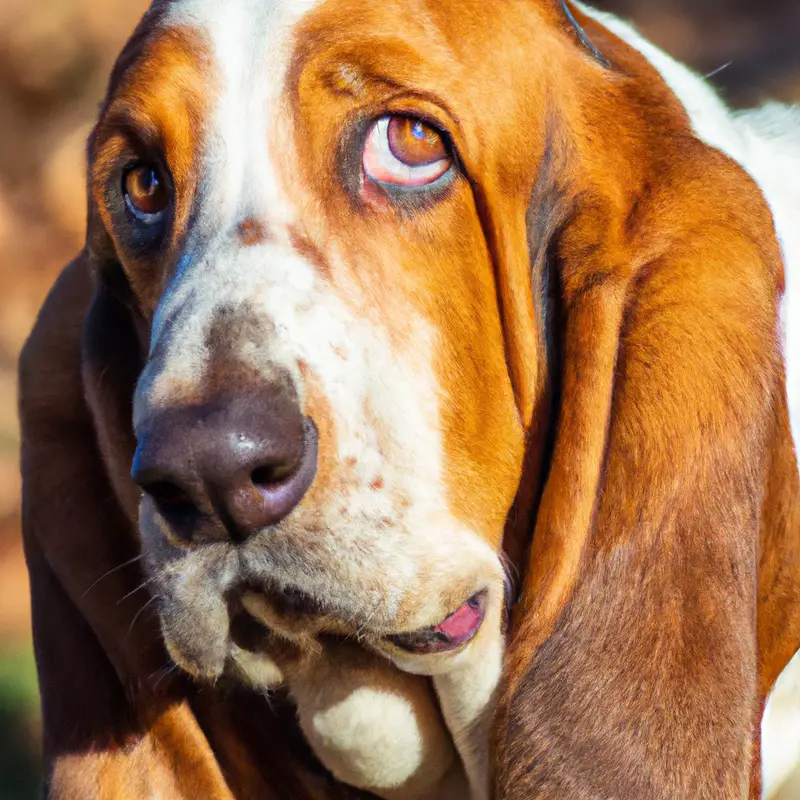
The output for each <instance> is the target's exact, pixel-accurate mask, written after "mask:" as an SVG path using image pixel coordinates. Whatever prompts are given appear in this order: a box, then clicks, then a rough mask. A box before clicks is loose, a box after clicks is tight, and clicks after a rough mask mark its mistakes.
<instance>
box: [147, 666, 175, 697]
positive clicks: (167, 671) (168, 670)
mask: <svg viewBox="0 0 800 800" xmlns="http://www.w3.org/2000/svg"><path fill="white" fill-rule="evenodd" d="M177 670H178V666H177V664H170V665H168V666H166V667H162V668H161V669H158V670H156V671H155V672H154V673H153V675H151V676H150V680H152V679H153V677H154V676H155V675H158V679H157V680H156V682H155V683H154V684H153V687H152V688H153V691H155V690H156V689H158V685H159V684H160V683H161V682H162V681H163V680H164V679H166V678H168V677H169V676H170V675H172V674H173V673H175V672H177ZM159 673H161V674H160V675H159Z"/></svg>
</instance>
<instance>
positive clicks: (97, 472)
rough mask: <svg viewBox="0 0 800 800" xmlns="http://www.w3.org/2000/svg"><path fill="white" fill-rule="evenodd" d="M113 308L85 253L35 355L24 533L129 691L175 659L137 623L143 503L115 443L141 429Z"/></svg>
mask: <svg viewBox="0 0 800 800" xmlns="http://www.w3.org/2000/svg"><path fill="white" fill-rule="evenodd" d="M113 309H114V301H112V300H111V299H110V298H109V297H108V296H107V295H106V293H105V291H104V290H103V289H97V288H96V287H95V285H94V280H93V276H92V274H91V264H90V259H89V257H88V256H86V255H82V256H81V257H79V258H78V259H76V260H75V261H74V262H72V264H70V265H69V266H68V267H67V268H66V269H65V270H64V272H63V273H62V275H61V277H60V278H59V280H58V282H57V283H56V285H55V287H54V288H53V290H52V291H51V293H50V296H49V297H48V299H47V301H46V302H45V305H44V307H43V308H42V311H41V312H40V315H39V319H38V321H37V323H36V326H35V328H34V330H33V332H32V334H31V336H30V339H29V340H28V342H27V344H26V346H25V348H24V351H23V354H22V357H21V360H20V417H21V424H22V473H23V529H24V535H25V539H26V545H27V546H28V548H29V551H30V553H31V554H33V553H34V552H35V553H38V554H39V555H40V556H41V558H42V559H43V560H44V562H46V564H47V565H48V570H49V571H52V573H53V575H54V578H55V579H57V581H58V582H59V583H60V585H61V586H62V587H63V590H64V591H66V593H67V595H68V596H69V598H70V602H71V603H72V604H75V605H76V606H77V609H78V611H79V612H80V614H81V615H82V616H83V617H84V618H85V619H86V621H87V622H88V623H89V626H90V627H91V629H92V630H93V632H94V635H95V636H96V637H97V639H98V642H99V644H100V646H101V647H102V649H103V651H104V652H105V653H106V654H107V657H108V658H109V659H110V661H111V664H112V665H113V667H114V669H115V671H116V672H117V675H118V677H119V679H120V680H121V681H122V682H123V684H127V683H128V682H131V681H133V682H135V680H136V678H135V677H134V676H141V675H148V674H150V673H151V672H152V671H153V670H155V669H157V668H158V666H160V665H162V664H163V663H164V662H163V656H162V654H161V652H160V646H159V645H158V643H157V642H158V637H157V629H156V628H154V626H153V625H152V624H147V618H146V617H145V619H144V620H142V619H139V620H137V623H138V624H136V625H132V623H133V620H134V617H135V615H136V613H137V612H138V611H139V610H140V608H141V607H142V604H143V603H144V602H146V601H147V599H148V596H147V593H146V591H142V592H136V591H135V590H136V589H137V587H140V585H141V583H142V574H141V570H140V568H139V565H138V563H137V561H136V560H137V559H138V553H139V547H138V542H137V537H136V534H135V530H136V528H135V519H136V508H135V503H136V500H135V498H130V497H128V498H127V499H126V495H125V488H124V482H123V480H122V474H123V473H124V472H125V471H126V470H127V469H128V468H129V467H127V464H128V463H129V460H128V461H127V462H126V456H125V455H124V454H123V450H125V449H126V445H125V444H120V445H116V444H115V439H114V437H115V436H116V437H117V439H119V438H120V436H121V437H123V439H124V436H125V432H126V431H128V430H129V429H130V424H131V423H130V414H129V413H128V415H127V419H125V418H124V417H125V411H124V403H125V398H126V397H127V398H129V397H130V393H131V392H132V384H131V383H130V382H129V380H127V379H128V378H129V377H130V370H131V369H132V368H131V366H130V359H131V356H132V354H131V352H130V351H129V350H128V351H127V352H126V343H127V344H128V345H130V339H129V336H130V334H129V333H128V331H127V330H126V328H125V327H124V326H114V325H112V324H110V319H111V317H112V316H113V314H114V313H115V312H114V311H113ZM98 325H99V326H101V327H102V331H101V330H99V329H98ZM85 340H86V341H88V342H89V346H84V341H85ZM93 342H94V344H92V343H93ZM103 348H105V350H103ZM98 353H99V356H103V355H105V356H106V358H105V360H104V361H102V362H101V361H99V360H98V358H99V356H98ZM134 364H135V361H134ZM126 373H127V374H126ZM84 376H86V378H87V380H86V382H84ZM127 402H128V404H129V403H130V400H129V399H128V400H127ZM100 407H102V412H101V413H98V412H100ZM112 427H113V428H114V429H115V431H118V433H115V432H112ZM115 448H117V450H118V451H119V456H118V459H117V453H116V452H115ZM117 460H118V463H115V462H116V461H117ZM115 473H116V475H115ZM128 481H130V479H129V478H128ZM115 484H119V485H120V487H121V490H120V489H118V487H117V485H115ZM129 494H130V493H129ZM34 589H35V585H34ZM129 593H133V594H131V595H130V597H127V598H126V595H128V594H129ZM122 598H125V599H124V600H123V599H122ZM35 606H36V597H35V593H34V607H35ZM42 625H43V626H45V627H46V626H47V622H46V620H42ZM129 628H130V632H129V634H128V635H127V636H124V635H120V632H121V631H123V632H124V631H128V630H129ZM39 634H40V635H42V636H47V635H48V633H47V632H46V631H45V630H40V631H39ZM40 667H41V668H43V669H48V668H49V667H48V664H40ZM130 688H131V689H133V688H134V687H133V686H131V687H130Z"/></svg>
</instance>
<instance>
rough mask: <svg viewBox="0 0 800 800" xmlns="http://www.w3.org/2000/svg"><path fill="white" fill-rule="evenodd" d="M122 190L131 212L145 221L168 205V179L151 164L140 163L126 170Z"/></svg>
mask: <svg viewBox="0 0 800 800" xmlns="http://www.w3.org/2000/svg"><path fill="white" fill-rule="evenodd" d="M124 191H125V200H126V201H127V203H128V205H129V207H130V208H131V210H132V211H133V213H134V214H136V216H137V217H139V218H140V219H143V220H145V221H150V220H152V218H153V217H157V216H158V215H159V214H161V212H162V211H164V210H165V209H166V207H167V206H168V205H169V201H170V195H171V192H170V186H169V181H168V179H167V178H166V176H165V175H164V174H163V172H162V170H161V169H160V168H159V167H157V166H154V165H152V164H140V165H138V166H135V167H133V169H130V170H128V172H127V173H125V179H124Z"/></svg>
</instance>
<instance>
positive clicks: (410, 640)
mask: <svg viewBox="0 0 800 800" xmlns="http://www.w3.org/2000/svg"><path fill="white" fill-rule="evenodd" d="M488 594H489V593H488V591H487V590H486V589H482V590H481V591H479V592H476V593H475V594H474V595H472V597H470V598H469V600H467V601H466V602H465V603H462V604H461V605H460V606H459V607H458V608H457V609H456V610H455V611H453V612H452V613H451V614H448V615H447V616H446V617H445V618H444V619H443V620H442V621H441V622H440V623H439V624H438V625H430V626H428V627H426V628H421V629H419V630H416V631H412V632H410V633H396V634H392V635H391V636H387V637H386V640H387V641H388V642H389V643H390V644H393V645H394V646H395V647H398V648H400V649H401V650H405V651H406V652H409V653H416V654H424V655H428V654H432V653H447V652H451V651H453V650H457V649H459V648H461V647H463V646H464V645H466V644H467V643H468V642H470V641H471V640H472V639H473V638H474V637H475V635H476V634H477V633H478V631H479V630H480V629H481V625H483V620H484V618H485V617H486V601H487V597H488Z"/></svg>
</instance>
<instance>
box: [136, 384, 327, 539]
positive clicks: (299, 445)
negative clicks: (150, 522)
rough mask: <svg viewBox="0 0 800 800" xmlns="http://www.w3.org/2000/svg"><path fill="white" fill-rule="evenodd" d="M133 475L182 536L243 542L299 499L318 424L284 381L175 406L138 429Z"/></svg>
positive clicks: (309, 476) (310, 475) (310, 474)
mask: <svg viewBox="0 0 800 800" xmlns="http://www.w3.org/2000/svg"><path fill="white" fill-rule="evenodd" d="M137 438H138V447H137V450H136V455H135V457H134V461H133V468H132V470H131V475H132V476H133V479H134V480H135V481H136V483H138V484H139V486H140V487H141V488H142V489H143V490H144V492H145V493H146V494H147V495H149V496H150V498H152V500H153V502H154V503H155V505H156V506H157V508H158V510H159V511H160V512H161V514H162V516H163V517H164V519H165V521H166V522H167V524H168V525H169V526H170V528H171V529H172V531H173V532H174V533H175V535H176V536H177V537H179V538H180V539H182V540H185V541H188V542H193V543H201V542H203V541H219V540H220V539H224V538H230V539H233V540H234V541H243V540H244V539H246V538H247V537H248V536H250V535H251V534H253V533H255V532H257V531H260V530H262V529H263V528H266V527H268V526H270V525H274V524H276V523H277V522H280V521H281V520H282V519H284V518H285V517H286V516H288V514H289V513H290V512H291V511H292V510H293V509H294V508H295V507H296V506H297V505H298V503H299V502H300V501H301V500H302V499H303V496H304V495H305V493H306V491H307V490H308V488H309V486H310V485H311V482H312V481H313V479H314V475H315V473H316V469H317V429H316V427H315V426H314V423H313V422H312V421H311V420H310V419H307V418H304V417H303V416H302V414H301V412H300V409H299V406H298V403H297V400H296V397H295V396H294V395H293V393H290V392H288V391H286V390H285V389H284V388H278V389H276V390H265V391H263V392H260V393H249V392H248V393H244V394H243V395H241V396H235V395H232V396H229V397H217V398H215V399H214V400H213V401H212V402H209V403H206V404H203V405H198V406H185V407H178V408H170V409H166V410H163V411H161V412H158V413H156V414H155V415H153V416H151V417H150V419H149V420H148V421H147V422H146V423H145V424H143V425H142V426H140V429H137Z"/></svg>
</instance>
